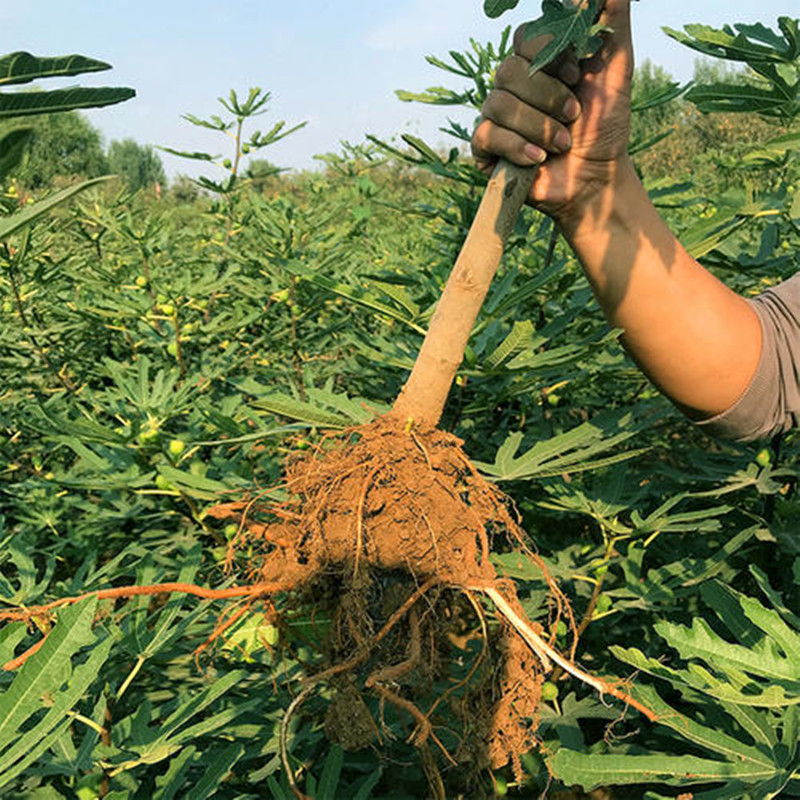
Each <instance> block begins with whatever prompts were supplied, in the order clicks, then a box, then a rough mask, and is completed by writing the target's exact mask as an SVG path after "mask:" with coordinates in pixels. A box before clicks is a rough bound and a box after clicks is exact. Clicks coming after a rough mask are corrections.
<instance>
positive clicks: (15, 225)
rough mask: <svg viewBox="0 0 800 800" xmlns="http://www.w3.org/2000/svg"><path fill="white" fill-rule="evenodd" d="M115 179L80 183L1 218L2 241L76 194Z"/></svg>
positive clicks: (0, 234) (105, 178) (0, 236)
mask: <svg viewBox="0 0 800 800" xmlns="http://www.w3.org/2000/svg"><path fill="white" fill-rule="evenodd" d="M113 177H114V176H113V175H111V176H109V175H106V176H103V177H101V178H92V179H91V180H88V181H84V182H83V183H79V184H78V185H77V186H70V187H69V188H67V189H62V190H61V191H59V192H56V193H55V194H51V195H50V197H48V198H46V199H45V200H40V201H39V202H38V203H34V204H33V205H32V206H27V207H26V208H25V209H24V210H23V211H20V212H18V213H16V214H12V215H11V216H10V217H3V218H0V241H4V240H5V239H7V238H8V237H9V236H11V235H12V234H14V233H16V232H17V231H20V230H22V229H23V228H26V227H28V226H29V225H32V224H33V223H34V222H36V220H37V219H39V218H40V217H43V216H44V215H45V214H47V213H49V212H50V211H52V209H54V208H55V207H56V206H58V205H60V204H61V203H65V202H66V201H67V200H70V199H72V198H73V197H75V195H76V194H80V193H81V192H84V191H86V190H87V189H91V188H92V187H93V186H97V185H98V184H100V183H104V182H105V181H108V180H111V179H112V178H113Z"/></svg>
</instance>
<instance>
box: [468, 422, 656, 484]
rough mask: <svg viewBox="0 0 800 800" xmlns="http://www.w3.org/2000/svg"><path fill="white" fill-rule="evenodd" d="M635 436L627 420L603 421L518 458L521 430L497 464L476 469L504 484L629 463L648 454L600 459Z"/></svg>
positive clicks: (636, 452)
mask: <svg viewBox="0 0 800 800" xmlns="http://www.w3.org/2000/svg"><path fill="white" fill-rule="evenodd" d="M620 428H622V430H621V431H619V429H620ZM615 429H617V430H616V431H615ZM634 433H636V431H635V429H633V428H629V429H627V430H626V429H625V424H624V418H618V417H613V416H612V417H607V418H599V419H598V420H595V421H594V422H584V423H583V424H581V425H578V426H577V427H575V428H572V429H571V430H569V431H567V432H566V433H562V434H559V435H557V436H553V437H552V438H551V439H546V440H543V441H540V442H537V443H536V444H535V445H533V447H531V448H530V449H529V450H527V451H525V452H524V453H522V454H521V455H516V453H517V451H518V450H519V447H520V445H521V444H522V440H523V438H524V435H523V433H522V432H519V431H518V432H516V433H511V434H509V435H508V437H507V438H506V440H505V442H503V444H502V445H501V446H500V449H499V450H498V451H497V455H496V456H495V461H494V464H486V463H481V462H476V466H477V467H478V468H479V469H480V470H481V471H482V472H484V473H485V474H486V475H489V476H491V477H492V478H494V479H495V480H501V481H513V480H531V479H533V478H544V477H552V476H556V475H562V474H563V473H575V472H583V471H586V470H588V469H596V468H598V467H601V466H610V465H611V464H616V463H619V462H621V461H627V460H628V459H631V458H635V457H637V456H639V455H641V454H642V453H643V452H645V451H644V450H642V449H639V450H632V451H628V452H626V453H619V454H617V455H613V456H605V457H603V458H597V456H598V455H600V454H601V453H604V452H606V451H607V450H609V449H611V448H612V447H616V446H617V445H619V444H621V443H622V442H624V441H626V440H627V439H629V438H630V437H631V436H633V435H634Z"/></svg>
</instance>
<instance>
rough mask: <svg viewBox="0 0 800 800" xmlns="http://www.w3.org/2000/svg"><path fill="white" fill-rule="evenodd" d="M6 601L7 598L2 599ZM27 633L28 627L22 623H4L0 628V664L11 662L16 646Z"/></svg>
mask: <svg viewBox="0 0 800 800" xmlns="http://www.w3.org/2000/svg"><path fill="white" fill-rule="evenodd" d="M3 599H4V600H6V601H8V599H9V598H3ZM27 633H28V626H27V625H26V624H25V623H24V622H11V623H6V624H5V625H3V627H2V628H0V664H5V663H6V662H7V661H11V659H12V658H13V657H14V652H15V650H16V649H17V645H18V644H19V643H20V642H21V641H22V640H23V639H24V638H25V636H26V634H27Z"/></svg>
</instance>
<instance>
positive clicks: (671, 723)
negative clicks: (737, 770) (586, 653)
mask: <svg viewBox="0 0 800 800" xmlns="http://www.w3.org/2000/svg"><path fill="white" fill-rule="evenodd" d="M632 691H633V694H634V696H635V697H636V699H637V700H639V701H641V702H642V703H644V704H645V705H646V706H647V707H648V708H649V709H651V710H652V711H654V712H655V713H656V714H657V716H658V719H657V724H659V725H663V726H664V727H666V728H669V729H670V730H672V731H674V732H675V733H677V734H678V735H679V736H680V737H681V738H683V739H686V740H687V741H690V742H693V743H694V744H697V745H700V746H702V747H704V748H705V749H706V750H708V751H710V752H712V753H715V754H718V755H720V756H723V757H724V758H726V759H728V760H731V761H736V760H739V761H742V762H745V761H746V762H751V763H753V764H756V765H759V766H760V767H763V768H764V769H770V768H773V769H774V768H775V764H774V761H773V759H772V758H771V757H770V755H769V754H768V753H765V752H764V751H763V750H762V749H760V748H758V747H753V746H752V745H749V744H745V743H744V742H742V741H740V740H738V739H735V738H733V737H732V736H729V735H728V734H726V733H723V732H722V731H720V730H717V729H716V728H710V727H708V726H707V725H702V724H700V723H699V722H697V721H695V720H694V719H692V718H691V717H689V716H687V715H686V714H682V713H681V712H680V711H678V710H677V709H675V708H673V707H672V706H670V705H669V704H668V703H667V702H665V701H664V699H663V698H662V697H661V695H659V694H658V692H657V691H656V690H655V689H654V688H653V687H652V686H645V685H636V686H634V688H633V690H632ZM726 710H727V707H726ZM762 716H763V712H762Z"/></svg>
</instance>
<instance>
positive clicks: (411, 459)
mask: <svg viewBox="0 0 800 800" xmlns="http://www.w3.org/2000/svg"><path fill="white" fill-rule="evenodd" d="M285 478H286V479H285V482H284V484H283V487H284V488H285V489H286V491H287V493H288V499H286V500H283V501H281V502H280V503H277V502H271V501H270V494H269V493H263V494H261V495H259V496H258V497H256V498H253V499H251V500H250V501H249V502H247V503H233V504H226V505H224V506H218V507H217V508H216V509H215V510H214V512H213V513H214V515H215V516H217V517H225V516H234V515H235V516H236V518H238V519H239V520H240V531H239V535H238V536H237V537H236V538H235V540H234V541H233V542H232V545H231V549H230V557H229V566H230V567H231V569H232V570H233V571H234V572H236V573H238V574H239V576H240V577H241V578H242V579H245V580H246V581H248V582H249V583H251V584H262V585H268V586H271V587H274V586H276V585H281V586H284V587H285V588H286V589H287V590H291V591H293V592H295V595H294V597H295V600H297V601H300V602H304V603H310V604H311V605H312V606H313V607H314V608H315V609H317V610H318V609H319V608H320V605H323V606H325V607H326V611H327V612H328V614H329V615H330V617H331V619H332V620H333V622H332V625H331V627H330V630H329V632H328V634H327V641H326V644H325V654H326V659H325V664H324V666H323V669H322V671H321V672H320V673H319V674H318V675H316V676H312V677H311V678H310V679H309V683H308V687H309V688H310V687H311V686H313V685H316V684H317V683H319V682H321V681H323V680H324V681H326V683H327V684H328V685H329V686H333V687H334V688H336V690H337V691H336V695H335V698H334V700H333V702H332V704H331V705H330V707H329V709H328V712H327V716H326V719H325V730H326V732H327V734H328V736H329V737H330V738H331V739H333V740H336V741H338V742H340V743H341V744H342V746H343V747H346V748H348V749H356V748H359V747H364V746H367V745H370V744H375V743H380V742H381V741H383V739H385V738H386V737H387V736H388V735H389V725H388V723H387V718H388V715H389V713H390V712H391V713H392V714H394V716H393V719H394V720H395V721H397V720H401V719H402V720H406V721H407V722H408V724H409V725H410V734H409V736H408V741H409V742H411V743H413V744H414V745H415V746H416V747H417V748H418V750H419V753H420V756H421V759H422V763H423V766H424V767H425V771H426V774H427V776H428V780H429V784H430V790H431V794H432V796H434V797H439V796H442V792H443V791H444V790H443V788H442V786H443V784H442V779H441V777H440V775H439V767H440V766H443V765H445V764H450V765H455V764H457V763H459V762H461V763H463V762H469V763H470V764H471V765H472V767H473V768H474V769H475V770H480V769H483V768H486V767H491V768H498V767H500V766H503V765H505V764H508V763H509V762H510V763H511V764H512V766H513V768H514V771H515V772H516V773H517V774H518V775H519V774H520V773H521V771H522V770H521V765H520V761H519V756H520V754H522V753H524V752H527V751H528V750H530V749H531V748H532V747H533V746H534V745H535V744H536V726H537V718H538V708H539V703H540V696H541V684H542V682H543V680H544V677H543V670H542V667H541V664H540V662H539V659H538V658H537V657H536V655H535V654H534V653H533V651H532V650H531V649H530V647H529V646H528V644H526V643H525V641H524V640H523V639H522V638H521V637H520V636H519V634H518V633H517V632H516V630H515V629H514V628H513V627H511V626H509V625H508V624H507V623H506V622H505V621H504V620H501V621H500V624H499V626H492V629H491V632H490V628H489V625H488V624H487V620H486V617H485V613H484V609H483V606H482V604H481V602H480V600H479V595H480V593H481V592H482V591H483V590H485V589H486V588H487V587H494V588H496V589H498V590H500V591H501V592H502V595H503V597H504V598H505V599H506V600H507V601H508V602H509V603H510V604H511V605H512V606H513V607H514V609H515V610H516V611H517V613H520V614H522V616H523V617H524V613H522V609H521V606H520V604H519V601H518V599H517V595H516V590H515V588H514V585H513V584H512V583H511V582H508V581H503V580H501V579H499V578H498V576H497V574H496V572H495V569H494V567H493V565H492V563H491V560H490V552H491V549H492V546H493V542H495V541H496V540H499V541H498V542H497V543H502V546H503V547H506V548H508V547H512V548H514V549H516V550H518V551H519V552H520V554H521V555H524V556H526V557H529V558H532V559H534V560H535V562H536V563H537V564H538V565H539V567H540V568H541V570H542V576H543V579H544V581H545V582H546V583H547V585H548V586H549V587H550V608H549V613H550V622H551V623H552V624H551V625H549V627H550V630H554V629H555V623H556V622H557V620H558V619H559V618H561V617H562V616H566V618H567V619H568V620H569V621H570V622H571V620H572V617H571V612H570V609H569V605H568V604H567V602H566V600H565V598H564V597H563V595H562V594H561V593H560V592H559V590H558V589H557V587H556V586H555V583H554V582H553V581H552V579H551V578H550V577H549V576H548V575H547V572H546V570H545V569H544V567H543V565H542V564H541V562H540V561H539V559H538V558H537V557H536V556H535V555H534V554H533V553H532V552H531V551H530V549H529V548H528V547H527V546H526V543H525V536H524V533H523V531H522V530H521V528H520V526H519V524H518V522H517V519H516V516H515V514H514V511H513V507H512V505H511V503H510V501H509V500H508V499H507V498H506V497H505V496H504V495H503V494H502V493H501V492H500V491H499V490H498V489H497V488H496V487H495V486H493V485H492V484H490V483H488V482H487V481H486V480H485V479H484V478H482V476H481V475H480V474H478V472H477V471H476V470H475V468H474V467H473V466H472V464H471V463H470V461H469V460H468V458H467V457H466V455H465V454H464V452H463V450H462V447H461V442H460V441H459V440H458V439H457V438H455V437H454V436H452V435H450V434H447V433H444V432H442V431H440V430H438V429H432V428H431V429H420V428H419V427H413V428H412V427H410V426H404V425H403V424H402V423H398V421H397V420H396V419H394V418H392V417H384V418H380V419H378V420H376V421H375V422H373V423H370V424H369V425H366V426H363V427H360V428H356V429H353V430H349V431H346V432H344V433H341V434H337V435H336V436H331V437H328V438H327V439H326V440H324V441H323V443H322V445H321V446H320V447H319V448H318V449H317V451H316V452H313V453H305V454H302V455H299V456H294V457H293V458H292V459H291V460H290V462H289V463H288V465H287V468H286V474H285ZM273 494H274V492H273ZM531 627H532V628H533V629H534V630H535V631H537V632H538V633H539V634H541V633H542V630H541V627H540V626H537V625H536V624H531ZM471 639H475V640H478V641H479V642H480V646H479V648H477V647H474V646H473V647H471V648H470V647H469V641H470V640H471ZM477 650H479V652H478V653H477V655H475V653H476V651H477ZM466 654H468V656H467V655H466ZM465 658H468V659H471V662H469V664H468V666H466V665H465V666H463V667H462V668H461V670H460V672H459V671H458V670H454V665H455V664H462V665H463V664H464V659H465ZM443 686H445V687H449V688H445V689H444V690H443V689H442V687H443ZM434 687H435V688H434ZM370 696H372V697H378V698H379V699H380V705H379V707H380V713H379V714H377V715H376V717H377V718H373V716H372V714H371V713H370V711H369V709H368V707H367V704H366V703H365V699H368V698H369V697H370ZM373 705H374V704H373ZM445 715H446V717H447V725H448V727H449V733H448V735H447V737H445V736H444V735H443V738H447V740H448V742H449V744H445V743H443V741H442V740H441V739H440V738H439V736H437V730H438V727H437V726H438V724H439V723H440V722H443V721H444V717H445ZM454 719H455V720H457V721H460V728H461V729H460V730H459V731H457V732H456V733H455V744H454V743H453V742H454V736H453V731H452V725H453V720H454ZM431 743H432V745H431ZM432 750H433V751H434V752H436V757H435V758H434V756H433V755H432ZM437 764H438V766H437Z"/></svg>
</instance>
